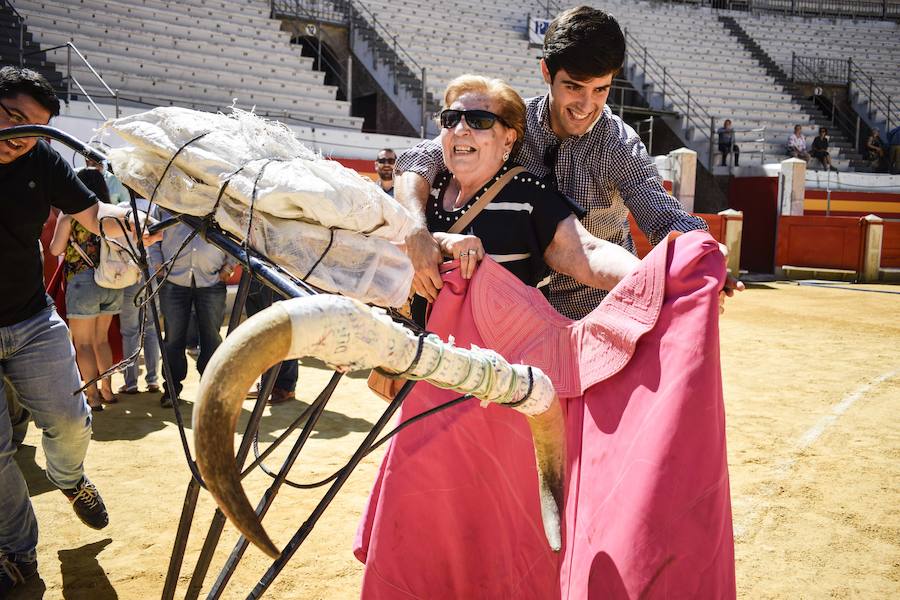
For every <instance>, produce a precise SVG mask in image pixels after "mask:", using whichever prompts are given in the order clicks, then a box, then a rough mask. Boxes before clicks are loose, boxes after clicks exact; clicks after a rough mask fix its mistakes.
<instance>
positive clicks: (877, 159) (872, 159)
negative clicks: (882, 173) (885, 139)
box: [866, 127, 886, 171]
mask: <svg viewBox="0 0 900 600" xmlns="http://www.w3.org/2000/svg"><path fill="white" fill-rule="evenodd" d="M885 156H886V154H885V151H884V144H882V143H881V134H880V133H879V132H878V130H877V129H876V128H874V127H873V128H872V130H871V132H870V133H869V139H867V140H866V160H868V161H869V166H870V167H872V168H873V169H875V170H876V171H878V170H881V167H882V164H883V163H884V157H885Z"/></svg>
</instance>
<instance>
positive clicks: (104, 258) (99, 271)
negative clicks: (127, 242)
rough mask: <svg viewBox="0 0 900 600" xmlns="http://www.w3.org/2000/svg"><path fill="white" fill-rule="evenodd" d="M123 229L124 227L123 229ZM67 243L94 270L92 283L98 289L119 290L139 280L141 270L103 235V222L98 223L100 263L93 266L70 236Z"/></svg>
mask: <svg viewBox="0 0 900 600" xmlns="http://www.w3.org/2000/svg"><path fill="white" fill-rule="evenodd" d="M123 229H124V227H123ZM69 241H70V242H71V244H72V246H73V247H74V248H75V250H76V251H77V252H78V254H79V255H81V258H83V259H84V261H85V262H86V263H87V264H88V266H90V267H91V268H92V269H94V283H96V284H97V285H99V286H100V287H104V288H108V289H112V290H120V289H123V288H127V287H128V286H130V285H134V284H135V283H137V282H138V281H140V280H141V270H140V269H139V268H138V266H137V264H135V262H134V260H133V259H132V258H131V255H130V254H129V253H128V251H127V250H126V249H125V248H124V247H123V246H122V245H121V244H120V243H119V242H117V241H115V240H110V239H108V238H107V237H106V236H105V235H103V221H102V220H101V222H100V261H99V263H98V264H94V261H92V260H91V259H90V257H89V256H88V255H87V253H86V252H85V251H84V249H83V248H82V247H81V246H80V245H79V244H78V242H76V241H75V237H74V236H70V238H69Z"/></svg>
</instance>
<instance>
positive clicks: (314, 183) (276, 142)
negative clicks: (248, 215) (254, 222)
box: [105, 107, 414, 242]
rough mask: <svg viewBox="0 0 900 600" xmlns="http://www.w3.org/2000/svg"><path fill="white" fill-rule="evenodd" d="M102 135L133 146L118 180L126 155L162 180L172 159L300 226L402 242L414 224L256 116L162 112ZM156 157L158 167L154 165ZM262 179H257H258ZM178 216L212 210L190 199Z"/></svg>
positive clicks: (350, 175)
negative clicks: (306, 224) (314, 225)
mask: <svg viewBox="0 0 900 600" xmlns="http://www.w3.org/2000/svg"><path fill="white" fill-rule="evenodd" d="M105 127H106V128H107V129H110V130H112V131H114V132H115V133H117V134H118V135H119V136H120V137H122V138H123V139H124V140H126V141H127V142H129V143H130V144H133V146H134V148H132V149H120V151H119V152H117V153H115V155H113V156H111V157H110V158H111V161H112V164H113V168H114V170H115V171H116V173H117V174H118V173H119V172H120V170H122V169H123V168H124V167H123V166H122V165H121V164H120V162H121V161H122V160H123V159H124V158H125V157H126V156H127V155H128V153H129V152H131V153H135V152H139V153H140V160H141V161H142V162H145V163H146V164H145V166H144V168H143V169H142V170H144V171H145V172H146V173H147V175H150V174H152V173H156V174H157V175H158V174H161V173H162V171H163V169H164V167H165V165H166V163H167V162H168V161H169V159H171V158H172V155H173V154H175V152H177V151H178V149H179V148H182V147H183V146H184V145H185V144H187V143H188V142H190V141H191V140H193V139H195V138H197V137H198V136H201V135H202V134H206V135H203V137H201V138H200V139H197V140H196V141H194V142H192V143H190V144H188V145H187V146H186V147H184V149H183V150H182V151H181V153H179V154H178V156H177V157H176V159H175V162H174V165H175V166H178V167H180V168H181V170H182V171H183V172H184V173H186V174H187V175H189V176H190V177H192V178H194V179H196V180H199V181H202V182H203V183H206V184H207V185H210V186H214V187H216V188H218V187H219V186H221V185H222V183H223V182H224V181H225V180H229V184H228V188H227V192H226V193H227V194H228V195H230V196H232V197H233V198H234V199H235V200H236V201H237V202H239V203H241V204H243V205H245V206H249V205H250V202H251V198H252V196H253V191H254V188H255V190H256V201H255V203H254V207H255V209H256V208H259V209H260V210H261V211H262V212H265V213H267V214H270V215H273V216H276V217H280V218H283V219H303V220H307V221H311V222H316V223H320V224H322V225H325V226H326V227H340V228H341V229H347V230H350V231H358V232H362V233H367V234H369V235H374V236H378V237H383V238H385V239H389V240H391V241H394V242H402V241H403V240H404V239H405V238H406V236H407V235H408V233H409V230H410V228H411V227H412V225H413V224H414V220H413V218H412V216H411V215H410V214H409V212H408V211H407V210H406V209H405V208H404V207H403V206H402V205H401V204H400V203H399V202H397V201H396V200H394V199H393V198H392V197H390V196H388V195H387V194H385V193H384V192H383V191H382V190H381V188H380V187H379V186H378V185H376V184H375V183H374V182H372V181H370V180H369V179H367V178H364V177H362V176H360V175H359V174H358V173H356V172H355V171H353V170H351V169H347V168H345V167H344V166H342V165H341V164H340V163H338V162H336V161H331V160H326V159H324V158H322V157H320V156H317V155H316V154H315V153H313V152H312V151H311V150H309V149H308V148H306V147H305V146H304V145H303V144H302V143H301V142H300V141H299V140H297V139H296V137H295V136H294V135H293V133H292V132H291V131H290V130H289V129H288V128H287V127H285V126H284V125H282V124H280V123H274V122H271V121H265V120H263V119H261V118H259V117H257V116H255V115H253V114H251V113H247V112H244V111H238V110H235V111H234V114H232V115H230V116H226V115H223V114H214V113H206V112H201V111H195V110H189V109H186V108H176V107H162V108H155V109H153V110H151V111H148V112H144V113H140V114H137V115H132V116H128V117H123V118H121V119H116V120H112V121H109V122H108V123H107V124H106V125H105ZM152 155H155V157H156V159H153V158H152ZM261 170H262V176H261V177H260V176H259V175H260V171H261ZM181 202H182V207H181V208H180V210H179V209H175V210H178V211H179V212H183V213H187V214H195V215H205V214H208V213H209V212H210V211H211V210H212V208H213V204H212V203H209V204H202V203H201V202H200V200H199V199H198V198H185V199H183V200H182V201H181Z"/></svg>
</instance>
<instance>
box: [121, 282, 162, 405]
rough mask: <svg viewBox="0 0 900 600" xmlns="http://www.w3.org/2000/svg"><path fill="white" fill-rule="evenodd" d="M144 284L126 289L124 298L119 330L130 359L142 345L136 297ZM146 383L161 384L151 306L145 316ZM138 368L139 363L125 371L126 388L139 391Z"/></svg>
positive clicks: (124, 348)
mask: <svg viewBox="0 0 900 600" xmlns="http://www.w3.org/2000/svg"><path fill="white" fill-rule="evenodd" d="M142 285H143V282H142V281H141V282H138V283H136V284H134V285H132V286H129V287H127V288H125V290H124V294H123V296H122V312H120V313H119V328H120V329H121V330H122V352H123V353H124V354H125V358H128V357H129V356H131V355H132V354H134V352H135V351H136V350H137V349H138V346H139V345H140V333H141V320H140V311H139V310H138V309H137V308H135V306H134V296H135V294H137V292H138V289H140V287H141V286H142ZM144 369H145V370H146V374H145V375H144V381H145V382H146V383H147V385H151V384H158V383H159V342H158V341H157V339H156V326H155V325H154V324H153V315H152V314H151V311H150V305H149V304H148V305H147V309H146V314H145V316H144ZM137 386H138V367H137V363H135V364H133V365H131V366H130V367H127V368H126V369H125V387H126V388H128V389H137Z"/></svg>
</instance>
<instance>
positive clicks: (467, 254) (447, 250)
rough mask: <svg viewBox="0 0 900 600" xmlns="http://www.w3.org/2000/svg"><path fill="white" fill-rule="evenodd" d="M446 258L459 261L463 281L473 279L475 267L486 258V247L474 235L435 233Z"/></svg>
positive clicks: (435, 237)
mask: <svg viewBox="0 0 900 600" xmlns="http://www.w3.org/2000/svg"><path fill="white" fill-rule="evenodd" d="M434 239H436V240H437V242H438V244H439V245H440V247H441V252H442V253H443V254H444V256H448V257H450V258H454V259H458V260H459V272H460V273H461V274H462V277H463V279H472V275H473V274H474V273H475V267H476V265H478V262H479V261H481V259H483V258H484V246H482V245H481V240H480V239H479V238H477V237H475V236H474V235H463V234H461V233H435V234H434Z"/></svg>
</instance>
